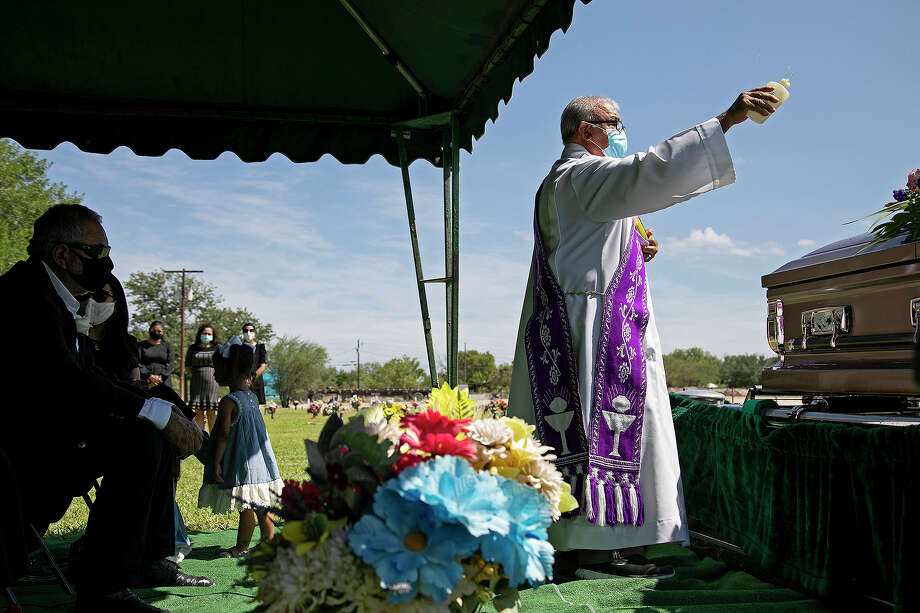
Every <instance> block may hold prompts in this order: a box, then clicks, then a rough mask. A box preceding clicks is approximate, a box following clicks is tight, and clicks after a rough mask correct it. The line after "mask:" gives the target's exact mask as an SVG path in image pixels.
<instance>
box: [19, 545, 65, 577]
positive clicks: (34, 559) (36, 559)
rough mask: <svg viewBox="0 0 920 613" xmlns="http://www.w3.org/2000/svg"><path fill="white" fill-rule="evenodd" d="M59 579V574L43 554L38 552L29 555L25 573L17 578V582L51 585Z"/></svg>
mask: <svg viewBox="0 0 920 613" xmlns="http://www.w3.org/2000/svg"><path fill="white" fill-rule="evenodd" d="M57 581H58V579H57V575H55V574H54V571H53V570H52V569H51V567H50V566H49V565H48V563H47V562H46V561H45V560H44V559H43V558H42V557H41V554H40V553H38V552H36V553H33V554H32V555H30V556H29V559H28V560H27V561H26V568H25V573H24V574H23V575H22V576H21V577H19V579H17V580H16V583H17V584H19V585H46V584H49V585H50V584H54V583H57Z"/></svg>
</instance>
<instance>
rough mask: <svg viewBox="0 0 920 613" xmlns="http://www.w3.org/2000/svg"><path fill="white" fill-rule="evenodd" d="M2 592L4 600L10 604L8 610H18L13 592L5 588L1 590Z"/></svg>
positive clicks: (17, 602) (17, 603)
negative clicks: (4, 594) (4, 593)
mask: <svg viewBox="0 0 920 613" xmlns="http://www.w3.org/2000/svg"><path fill="white" fill-rule="evenodd" d="M3 591H4V592H6V600H7V602H9V603H10V609H13V610H19V601H18V600H16V597H15V596H13V590H12V589H10V588H8V587H7V588H3Z"/></svg>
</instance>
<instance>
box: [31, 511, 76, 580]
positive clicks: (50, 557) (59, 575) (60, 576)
mask: <svg viewBox="0 0 920 613" xmlns="http://www.w3.org/2000/svg"><path fill="white" fill-rule="evenodd" d="M29 527H30V528H32V534H34V535H35V540H37V541H38V544H39V545H41V548H42V552H43V553H44V554H45V559H46V560H47V561H48V564H50V565H51V570H53V571H54V576H55V577H57V580H58V583H60V584H61V589H62V590H64V593H65V594H67V595H68V596H73V588H72V587H71V586H70V582H69V581H67V577H65V576H64V573H62V572H61V569H60V567H59V566H58V565H57V562H56V561H55V560H54V556H53V555H51V551H49V550H48V547H47V546H45V541H43V540H42V535H41V534H39V533H38V530H36V529H35V526H33V525H32V524H29Z"/></svg>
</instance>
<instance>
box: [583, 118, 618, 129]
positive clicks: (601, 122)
mask: <svg viewBox="0 0 920 613" xmlns="http://www.w3.org/2000/svg"><path fill="white" fill-rule="evenodd" d="M585 121H586V122H587V123H593V124H596V125H599V126H602V125H604V124H605V123H609V124H613V129H614V130H616V131H618V132H622V131H623V130H625V129H626V126H625V125H623V120H621V119H620V118H619V117H617V118H616V119H586V120H585Z"/></svg>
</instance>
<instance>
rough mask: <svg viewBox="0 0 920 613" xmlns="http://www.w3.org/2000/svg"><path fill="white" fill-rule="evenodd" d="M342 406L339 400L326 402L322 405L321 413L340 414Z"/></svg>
mask: <svg viewBox="0 0 920 613" xmlns="http://www.w3.org/2000/svg"><path fill="white" fill-rule="evenodd" d="M343 409H344V407H343V406H342V404H341V403H339V402H335V401H333V402H328V403H326V405H324V406H323V415H340V414H341V413H343V412H344V411H343Z"/></svg>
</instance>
